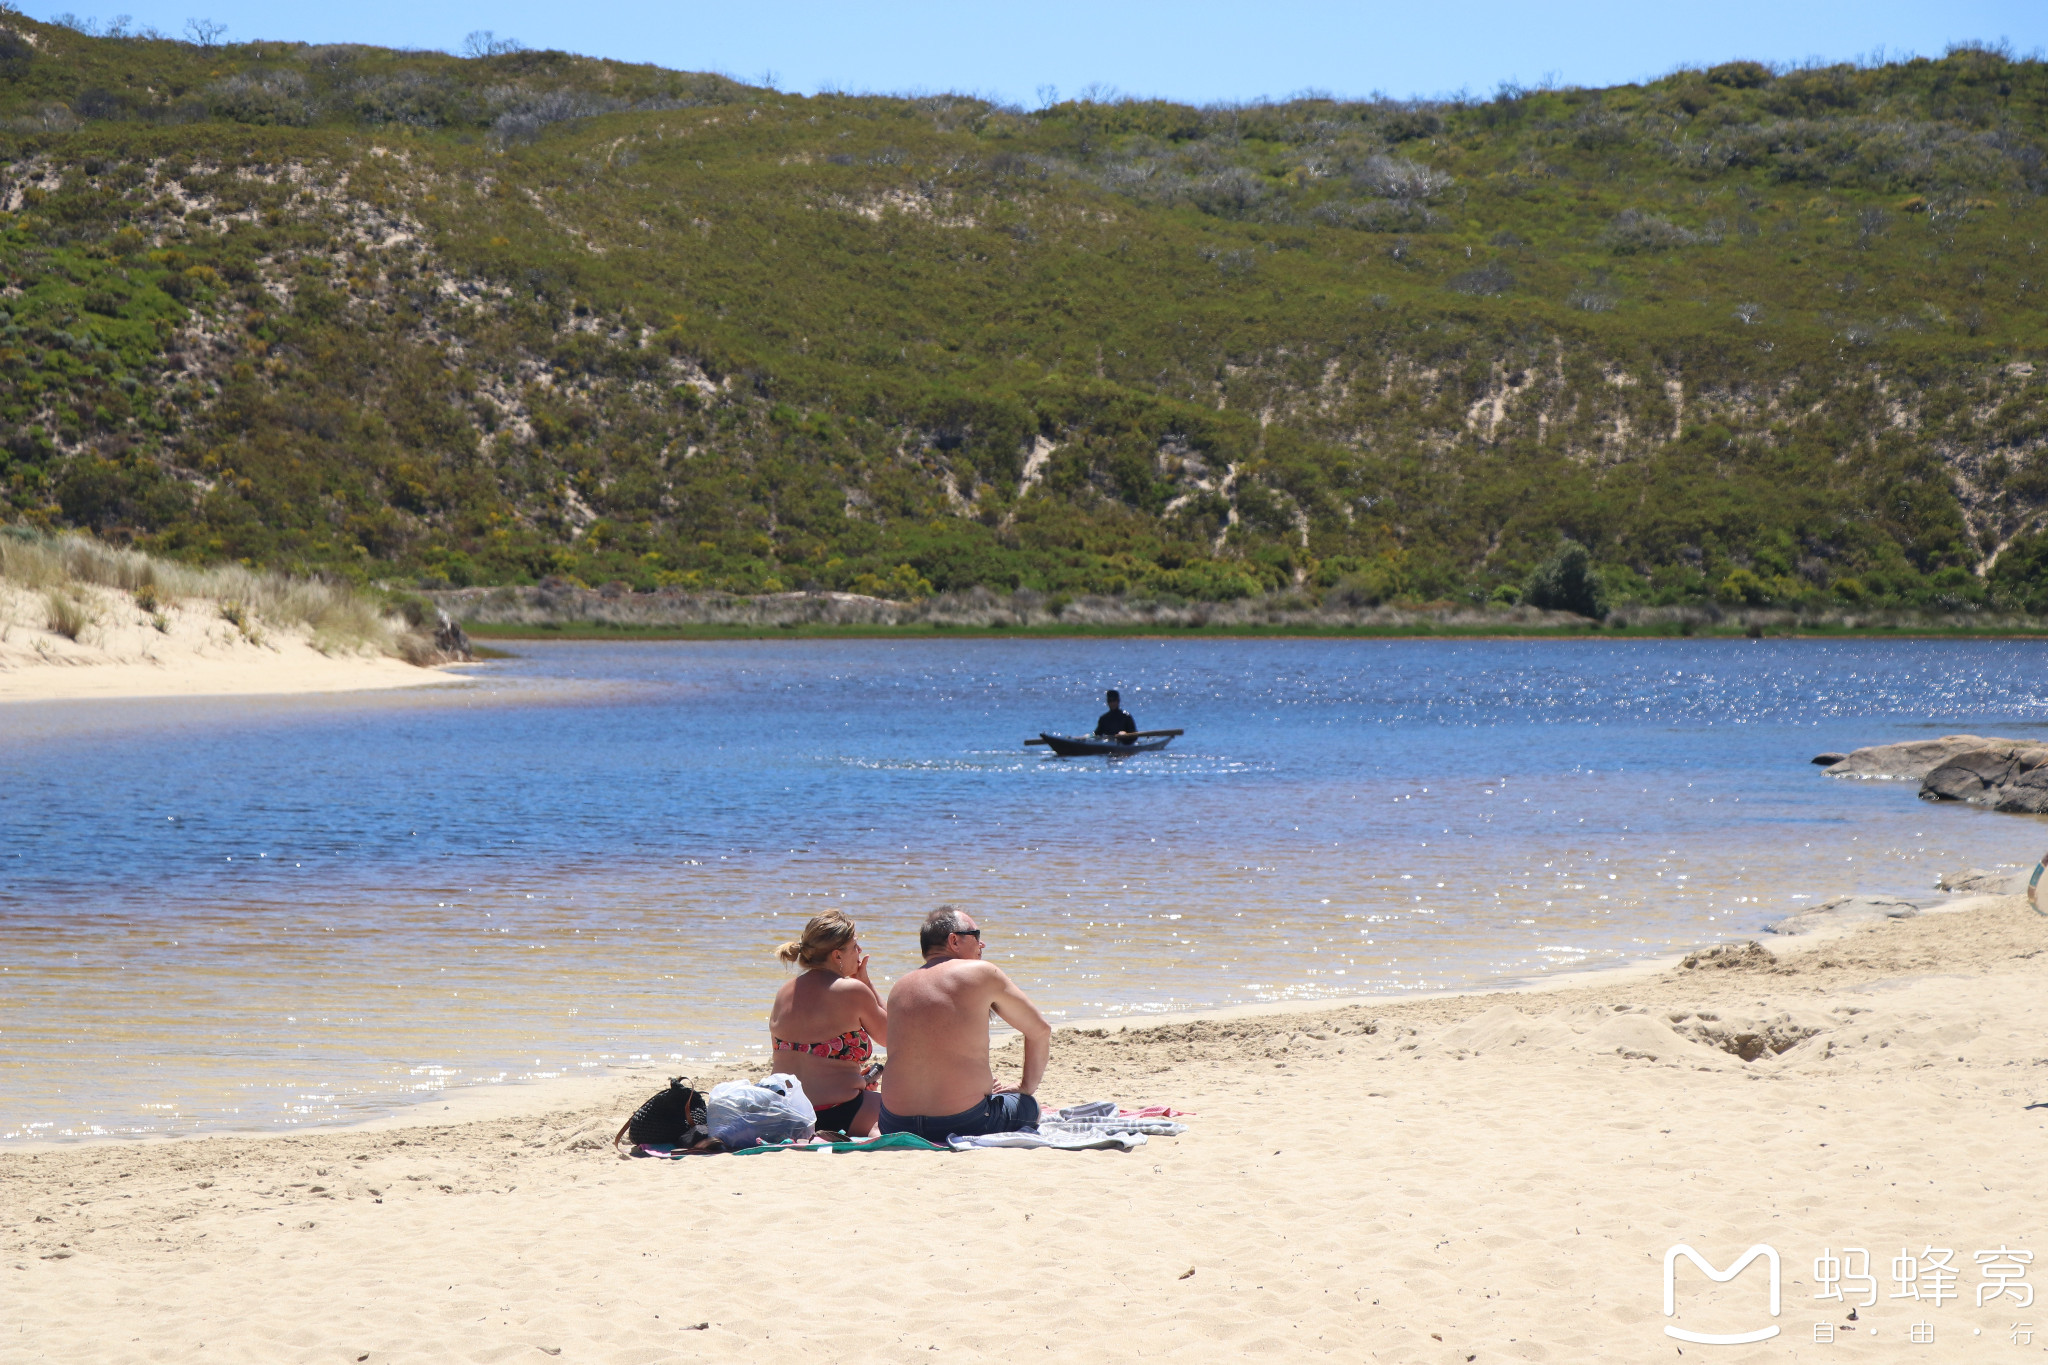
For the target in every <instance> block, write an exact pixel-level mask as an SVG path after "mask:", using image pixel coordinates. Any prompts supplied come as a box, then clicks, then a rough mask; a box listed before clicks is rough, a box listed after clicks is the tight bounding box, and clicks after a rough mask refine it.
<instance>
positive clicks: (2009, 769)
mask: <svg viewBox="0 0 2048 1365" xmlns="http://www.w3.org/2000/svg"><path fill="white" fill-rule="evenodd" d="M1920 799H1921V800H1923V801H1964V802H1968V803H1969V804H1970V805H1973V806H1988V807H1990V808H1991V809H1992V810H2002V811H2013V812H2016V813H2019V814H2025V815H2039V814H2042V813H2043V812H2048V745H2043V744H2028V743H2014V742H2012V741H1995V742H1993V743H1992V745H1991V746H1990V747H1986V748H1981V749H1971V750H1969V751H1967V752H1965V753H1960V754H1956V755H1955V756H1954V757H1952V758H1950V759H1949V760H1948V761H1946V762H1944V763H1943V764H1942V765H1941V766H1940V767H1938V768H1935V769H1934V770H1933V771H1931V772H1929V773H1928V774H1927V776H1926V777H1925V778H1923V779H1922V780H1921V783H1920Z"/></svg>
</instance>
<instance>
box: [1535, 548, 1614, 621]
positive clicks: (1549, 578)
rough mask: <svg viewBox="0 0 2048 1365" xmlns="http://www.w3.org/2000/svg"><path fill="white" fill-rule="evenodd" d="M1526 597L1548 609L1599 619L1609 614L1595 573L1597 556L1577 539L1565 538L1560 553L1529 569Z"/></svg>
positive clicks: (1536, 604)
mask: <svg viewBox="0 0 2048 1365" xmlns="http://www.w3.org/2000/svg"><path fill="white" fill-rule="evenodd" d="M1522 600H1523V601H1524V602H1526V603H1528V604H1529V605H1530V606H1532V607H1541V608H1543V609H1544V610H1545V611H1573V612H1577V613H1578V614H1579V615H1581V616H1590V617H1593V618H1594V619H1595V620H1597V619H1599V618H1600V617H1602V616H1605V615H1606V614H1607V602H1606V594H1605V593H1604V592H1603V591H1602V589H1601V587H1600V580H1599V579H1597V578H1595V577H1594V576H1593V557H1592V556H1591V555H1589V554H1587V553H1586V547H1585V546H1583V545H1581V544H1579V542H1577V541H1576V540H1569V539H1567V540H1565V541H1564V542H1563V543H1562V544H1560V545H1559V546H1558V547H1557V553H1556V554H1554V555H1552V556H1551V557H1550V558H1549V559H1546V560H1544V561H1543V562H1542V563H1541V564H1538V565H1537V566H1536V567H1535V568H1534V569H1532V570H1530V571H1529V579H1528V582H1527V583H1525V584H1524V585H1523V587H1522Z"/></svg>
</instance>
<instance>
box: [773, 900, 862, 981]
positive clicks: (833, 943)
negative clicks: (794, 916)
mask: <svg viewBox="0 0 2048 1365" xmlns="http://www.w3.org/2000/svg"><path fill="white" fill-rule="evenodd" d="M859 932H860V931H859V929H857V928H855V926H854V923H853V921H852V920H850V919H848V918H847V917H846V914H845V912H843V911H840V910H827V911H826V912H825V913H824V914H822V915H818V916H815V917H814V918H813V919H812V920H811V922H810V923H809V924H806V925H805V926H804V936H803V937H802V938H796V939H791V940H790V941H789V942H787V943H785V944H783V945H782V946H781V947H780V948H777V949H776V950H775V957H776V960H777V961H779V962H795V963H798V964H800V965H802V966H804V967H806V968H809V967H819V966H823V965H824V962H825V959H826V958H828V957H830V956H832V954H834V953H836V952H838V951H839V950H840V949H841V948H844V947H845V946H846V945H847V944H848V943H850V942H852V941H853V937H854V935H855V934H857V933H859Z"/></svg>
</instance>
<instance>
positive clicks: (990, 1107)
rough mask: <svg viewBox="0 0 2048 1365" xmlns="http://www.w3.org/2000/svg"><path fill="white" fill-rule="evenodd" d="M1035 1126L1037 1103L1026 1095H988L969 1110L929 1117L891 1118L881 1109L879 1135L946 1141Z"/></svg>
mask: <svg viewBox="0 0 2048 1365" xmlns="http://www.w3.org/2000/svg"><path fill="white" fill-rule="evenodd" d="M1037 1126H1038V1101H1037V1100H1036V1099H1035V1098H1033V1097H1032V1096H1030V1095H1018V1094H1014V1093H1013V1094H1007V1095H990V1096H989V1097H988V1098H987V1099H985V1100H983V1101H982V1102H981V1103H980V1104H977V1105H975V1106H974V1107H973V1108H972V1109H963V1110H961V1111H960V1112H959V1113H957V1114H946V1115H944V1116H942V1117H932V1116H929V1115H925V1114H892V1113H890V1112H889V1106H888V1105H886V1104H885V1105H883V1106H882V1123H881V1131H882V1132H884V1133H914V1134H916V1135H917V1136H918V1137H921V1138H924V1139H925V1140H926V1141H928V1142H944V1141H945V1140H946V1139H947V1138H949V1137H953V1136H954V1135H956V1134H957V1135H958V1136H960V1137H980V1136H981V1135H982V1134H984V1133H1014V1132H1017V1131H1018V1130H1019V1129H1023V1128H1036V1127H1037Z"/></svg>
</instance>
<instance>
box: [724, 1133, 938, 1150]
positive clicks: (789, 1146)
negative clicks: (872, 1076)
mask: <svg viewBox="0 0 2048 1365" xmlns="http://www.w3.org/2000/svg"><path fill="white" fill-rule="evenodd" d="M821 1150H822V1151H833V1152H947V1151H951V1150H952V1149H951V1148H950V1147H943V1146H941V1145H939V1144H938V1143H936V1142H927V1141H925V1140H924V1139H923V1138H921V1137H919V1136H918V1135H917V1134H915V1133H885V1134H883V1135H882V1136H881V1137H878V1138H873V1139H870V1140H869V1141H867V1142H825V1143H808V1144H800V1143H794V1142H778V1143H771V1144H769V1145H767V1146H763V1147H742V1148H740V1149H739V1150H737V1151H735V1152H734V1153H733V1155H734V1156H759V1155H760V1154H761V1153H763V1152H816V1151H821Z"/></svg>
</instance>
